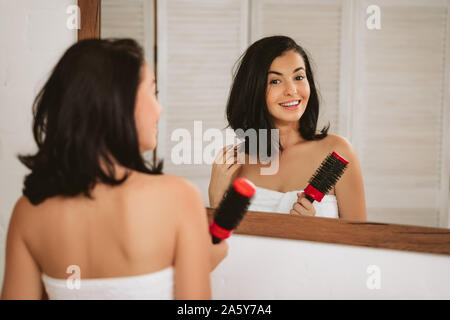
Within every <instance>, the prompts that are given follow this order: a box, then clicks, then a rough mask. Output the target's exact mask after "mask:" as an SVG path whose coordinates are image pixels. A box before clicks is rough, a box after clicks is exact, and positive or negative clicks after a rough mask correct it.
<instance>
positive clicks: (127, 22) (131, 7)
mask: <svg viewBox="0 0 450 320" xmlns="http://www.w3.org/2000/svg"><path fill="white" fill-rule="evenodd" d="M100 20H101V25H100V32H101V37H102V38H133V39H135V40H136V41H137V42H138V43H139V44H140V45H141V46H142V47H143V48H144V51H145V58H146V60H147V62H148V63H149V65H150V66H151V67H152V68H153V67H154V63H153V62H154V61H153V60H154V57H153V56H154V49H153V48H154V43H155V39H154V32H155V23H154V1H153V0H102V1H101V19H100Z"/></svg>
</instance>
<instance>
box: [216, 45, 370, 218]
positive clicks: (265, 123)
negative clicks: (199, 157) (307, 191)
mask: <svg viewBox="0 0 450 320" xmlns="http://www.w3.org/2000/svg"><path fill="white" fill-rule="evenodd" d="M226 114H227V119H228V123H229V126H230V127H231V128H232V129H234V130H235V131H236V130H238V129H241V130H238V131H236V133H237V136H238V137H239V138H244V140H245V141H244V143H243V144H242V145H241V147H242V146H244V147H245V148H238V146H234V147H233V146H227V147H225V148H224V149H223V150H222V151H221V152H219V155H218V156H217V158H216V161H215V162H214V164H213V167H212V173H211V181H210V185H209V200H210V206H211V207H215V206H217V204H218V203H219V202H220V200H221V199H222V197H223V195H224V192H225V190H227V188H228V186H229V184H230V182H231V181H233V180H234V178H236V177H238V176H240V177H245V178H247V179H249V180H251V181H253V182H254V183H255V185H256V189H257V191H256V194H255V197H254V199H253V200H252V204H251V205H250V207H249V210H254V211H269V212H279V213H287V214H292V215H306V216H322V217H334V218H337V217H341V218H348V219H355V220H365V219H366V208H365V200H364V186H363V182H362V174H361V169H360V165H359V161H358V158H357V155H356V153H355V151H354V149H353V147H352V146H351V144H350V143H349V142H348V141H347V140H346V139H345V138H342V137H340V136H337V135H333V134H328V129H329V125H328V127H325V128H322V129H321V130H320V132H318V131H317V121H318V118H319V95H318V92H317V89H316V85H315V82H314V75H313V71H312V69H311V65H310V61H309V58H308V55H307V54H306V52H305V50H304V49H303V48H302V47H300V46H299V45H298V44H297V43H296V42H295V41H294V40H292V39H291V38H289V37H285V36H272V37H266V38H263V39H261V40H259V41H256V42H255V43H253V44H252V45H251V46H250V47H249V48H248V49H247V51H246V52H245V53H244V55H243V56H242V58H241V59H240V64H239V67H238V70H237V73H235V75H234V80H233V84H232V87H231V91H230V96H229V99H228V104H227V109H226ZM250 129H254V130H256V132H258V131H262V130H263V129H265V130H267V131H266V132H267V135H266V137H267V139H265V140H263V139H264V135H261V136H260V135H258V134H257V135H256V141H257V142H256V147H254V148H253V149H252V148H250V146H249V143H251V141H250V139H249V136H248V135H247V134H245V136H241V137H240V134H239V133H238V132H239V131H240V132H241V135H242V132H244V133H247V132H248V131H249V130H250ZM273 129H276V130H278V131H276V132H277V133H278V134H277V135H272V134H271V132H272V131H271V130H273ZM277 136H278V138H279V139H278V138H277ZM261 144H266V149H267V150H268V156H269V157H271V158H270V159H272V161H271V162H269V164H268V163H266V162H264V161H262V160H263V159H261V158H260V155H261V153H260V148H261ZM238 149H239V150H238ZM241 149H242V150H241ZM251 149H252V150H256V151H257V152H258V153H255V152H252V151H251ZM241 151H242V152H241ZM333 151H335V152H337V153H338V154H340V155H341V156H342V157H343V158H344V159H346V160H347V161H349V165H348V167H347V169H346V171H345V172H344V174H343V175H342V177H341V178H340V180H339V181H338V183H337V184H336V186H335V187H334V188H333V189H332V190H331V191H330V193H329V194H328V195H325V197H324V198H323V200H322V202H320V203H318V202H317V201H315V202H314V203H313V204H312V203H311V202H310V201H309V200H307V199H306V198H305V196H304V192H302V191H303V190H304V188H305V187H306V186H307V185H308V181H309V178H310V177H311V176H312V175H313V174H314V172H315V171H316V169H317V168H318V167H319V166H320V164H321V162H322V161H323V159H325V158H326V156H327V155H328V154H329V153H331V152H333ZM239 156H243V158H244V161H239V160H238V159H239ZM233 158H234V160H233ZM222 159H223V160H226V161H221V160H222ZM230 159H231V160H230ZM241 159H242V158H241ZM274 161H278V162H277V165H278V167H277V170H276V172H274V173H273V174H266V175H264V174H261V172H262V169H264V168H266V169H267V167H268V166H271V165H273V163H274ZM224 162H226V163H224Z"/></svg>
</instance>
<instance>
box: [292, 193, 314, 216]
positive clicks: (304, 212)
mask: <svg viewBox="0 0 450 320" xmlns="http://www.w3.org/2000/svg"><path fill="white" fill-rule="evenodd" d="M297 196H298V200H297V202H296V203H294V205H293V206H292V209H291V211H290V214H292V215H301V216H310V217H313V216H315V215H316V209H315V208H314V206H313V204H312V203H311V202H310V201H309V200H308V199H306V198H305V194H304V192H302V193H301V194H300V193H297Z"/></svg>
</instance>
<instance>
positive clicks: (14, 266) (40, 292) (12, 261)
mask: <svg viewBox="0 0 450 320" xmlns="http://www.w3.org/2000/svg"><path fill="white" fill-rule="evenodd" d="M29 206H31V204H30V203H29V201H28V200H27V199H26V198H25V197H21V198H20V199H19V200H18V201H17V203H16V205H15V207H14V210H13V213H12V216H11V220H10V222H9V228H8V236H7V240H6V266H5V275H4V278H3V289H2V295H1V298H2V299H21V300H25V299H27V300H28V299H41V298H43V297H44V296H45V295H44V292H45V291H44V288H43V285H42V282H41V272H40V269H39V266H38V265H37V263H36V261H35V260H34V258H33V256H32V255H31V253H30V251H29V250H28V247H27V245H26V243H25V240H24V230H26V228H25V227H26V225H27V212H29V210H27V207H29Z"/></svg>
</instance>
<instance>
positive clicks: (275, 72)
mask: <svg viewBox="0 0 450 320" xmlns="http://www.w3.org/2000/svg"><path fill="white" fill-rule="evenodd" d="M299 70H305V68H303V67H299V68H297V69H295V70H294V71H292V73H296V72H297V71H299ZM267 73H274V74H277V75H279V76H282V75H283V74H282V73H281V72H278V71H270V70H269V72H267Z"/></svg>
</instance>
